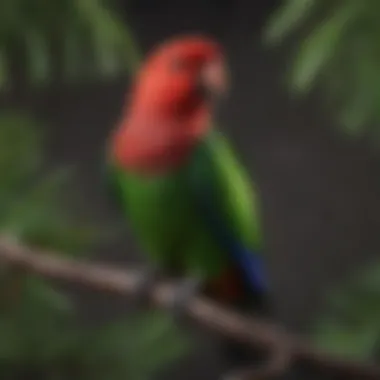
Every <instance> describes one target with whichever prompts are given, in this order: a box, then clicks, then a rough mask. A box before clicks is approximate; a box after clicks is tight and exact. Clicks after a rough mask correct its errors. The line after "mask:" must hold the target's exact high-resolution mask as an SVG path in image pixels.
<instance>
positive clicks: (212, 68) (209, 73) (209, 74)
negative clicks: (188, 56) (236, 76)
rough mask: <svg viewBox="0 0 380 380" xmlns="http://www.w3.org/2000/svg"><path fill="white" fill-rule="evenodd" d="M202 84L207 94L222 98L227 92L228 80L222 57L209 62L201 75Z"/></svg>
mask: <svg viewBox="0 0 380 380" xmlns="http://www.w3.org/2000/svg"><path fill="white" fill-rule="evenodd" d="M200 82H201V86H202V87H203V89H204V91H205V92H206V95H209V96H211V97H212V98H215V97H216V98H220V97H223V96H225V95H226V94H227V91H228V81H227V74H226V69H225V66H224V63H223V61H222V60H220V59H215V60H213V61H210V62H207V63H206V64H205V65H204V67H203V68H202V71H201V75H200Z"/></svg>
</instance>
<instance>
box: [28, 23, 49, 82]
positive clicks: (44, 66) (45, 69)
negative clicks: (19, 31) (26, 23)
mask: <svg viewBox="0 0 380 380" xmlns="http://www.w3.org/2000/svg"><path fill="white" fill-rule="evenodd" d="M25 48H26V52H27V59H28V63H29V64H28V72H29V79H30V80H31V82H32V84H33V85H45V84H46V83H47V81H48V80H49V78H50V72H51V63H50V59H51V57H50V52H49V41H48V40H47V38H46V36H45V35H44V34H42V33H41V32H39V31H36V30H33V29H29V30H28V33H26V34H25Z"/></svg>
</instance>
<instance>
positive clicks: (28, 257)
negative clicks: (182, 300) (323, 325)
mask: <svg viewBox="0 0 380 380" xmlns="http://www.w3.org/2000/svg"><path fill="white" fill-rule="evenodd" d="M0 260H1V261H3V262H5V263H10V264H12V265H14V266H16V267H20V268H24V269H26V270H28V271H30V272H34V273H37V274H40V275H42V276H45V277H49V278H54V279H61V280H66V281H69V282H74V283H77V284H83V285H85V286H87V287H91V288H93V289H98V290H100V291H106V292H112V293H119V294H122V295H128V296H133V295H134V294H135V293H136V291H137V287H138V282H139V276H138V274H139V271H138V270H133V269H125V270H120V269H116V268H112V267H110V266H105V265H101V264H93V263H85V262H79V261H76V260H73V259H68V258H65V257H62V255H58V254H54V253H53V252H47V251H39V250H34V249H32V248H30V247H25V246H23V245H20V244H18V243H16V242H13V241H10V240H8V239H6V238H0ZM174 295H175V284H172V283H170V282H162V283H157V284H156V285H155V286H154V287H152V289H151V299H152V302H153V303H154V304H155V305H157V306H159V307H167V306H168V305H170V304H171V301H172V299H173V297H174ZM186 312H187V314H188V316H189V317H191V318H192V319H194V320H196V321H198V322H200V323H202V324H204V325H205V326H207V327H208V328H209V329H211V330H213V331H215V332H217V333H219V334H221V335H224V336H228V337H230V338H232V339H235V340H236V341H240V342H242V343H245V344H248V345H250V346H252V347H254V348H256V349H261V350H264V351H265V352H268V353H269V354H270V358H272V359H273V363H272V364H276V365H277V362H276V360H277V359H278V358H281V355H279V356H276V355H278V353H279V352H280V353H281V354H284V353H286V355H285V358H286V357H290V358H291V360H292V362H293V363H296V362H298V363H302V364H306V365H309V366H312V367H314V368H316V369H318V370H319V371H323V372H325V373H326V374H332V375H334V376H335V377H339V378H344V379H345V380H348V379H360V380H380V367H378V366H375V365H374V364H371V363H361V362H355V361H352V360H345V359H343V358H340V357H337V356H334V355H331V354H327V353H324V352H321V351H318V350H316V349H314V348H312V347H311V346H310V345H309V344H307V343H305V342H303V341H302V340H300V339H298V338H296V337H295V336H293V335H291V334H289V333H287V332H285V331H284V330H283V329H282V328H281V327H279V326H278V325H276V324H273V323H269V322H266V321H262V320H260V319H257V318H251V317H250V318H248V317H246V316H243V315H241V314H237V313H236V312H234V311H231V310H228V309H225V308H222V307H221V306H219V305H218V304H216V303H214V302H212V301H211V300H208V299H206V298H204V297H194V298H192V299H190V300H189V302H188V304H187V307H186ZM279 350H280V351H279ZM282 359H284V357H282Z"/></svg>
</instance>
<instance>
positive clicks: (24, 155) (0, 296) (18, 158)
mask: <svg viewBox="0 0 380 380" xmlns="http://www.w3.org/2000/svg"><path fill="white" fill-rule="evenodd" d="M0 25H1V26H0V90H4V89H8V88H10V87H11V86H12V85H13V83H14V79H15V75H14V74H15V72H14V66H15V64H16V69H18V70H20V68H19V67H17V63H18V62H19V61H20V56H21V57H22V58H23V59H22V61H24V62H25V67H21V72H17V70H16V74H17V77H18V76H19V74H22V76H24V77H25V78H26V79H27V80H28V83H29V84H31V85H45V84H47V83H49V81H51V80H52V79H53V78H54V75H55V70H54V68H55V67H56V63H57V61H58V62H62V67H61V69H62V73H63V74H64V79H65V80H69V79H72V80H76V81H78V80H79V79H82V78H89V79H94V78H98V77H101V76H103V77H109V76H110V75H115V74H120V73H122V72H123V71H124V70H125V69H128V70H129V71H130V72H132V71H133V70H134V69H135V67H136V65H137V63H138V53H137V50H136V48H135V46H134V43H133V39H132V36H131V33H130V31H128V29H127V27H126V26H125V25H124V24H123V23H122V21H121V20H120V19H119V17H118V16H117V14H116V10H115V9H114V8H113V4H112V2H111V1H101V0H62V1H58V2H54V1H50V2H49V1H48V2H46V1H41V0H18V1H13V0H12V1H11V0H4V1H2V2H0ZM124 65H125V68H124ZM24 74H25V75H24ZM40 127H41V126H40V125H39V123H38V122H37V121H35V120H33V119H31V118H30V116H29V115H24V114H22V113H20V112H19V111H10V110H8V111H6V110H1V112H0V234H6V235H8V236H10V237H12V238H13V239H15V240H18V241H22V242H23V243H25V244H29V245H31V246H37V247H41V248H47V249H53V250H56V251H60V252H62V254H70V255H77V256H78V255H79V254H80V253H83V252H88V251H91V249H92V248H93V247H94V246H95V245H96V244H97V243H99V242H100V241H103V240H104V239H108V238H110V237H113V236H115V229H114V228H113V227H109V226H107V227H106V226H95V225H94V224H93V223H92V222H90V221H89V220H86V219H83V218H79V216H78V215H77V213H74V212H73V208H72V207H70V202H68V197H67V195H68V194H73V193H74V191H73V190H74V188H73V186H72V185H73V183H72V182H73V178H74V177H73V174H74V173H73V171H72V170H71V168H66V167H64V168H53V169H52V168H48V167H46V165H45V163H46V158H45V157H44V154H43V143H44V138H43V131H42V129H41V128H40ZM163 341H165V345H163ZM186 349H187V341H186V339H184V337H183V336H182V335H180V334H179V332H178V331H177V329H176V328H175V327H174V326H173V324H172V321H171V320H170V318H169V317H168V316H167V315H165V314H163V313H159V312H155V313H145V312H144V313H138V314H137V315H133V316H129V317H126V318H124V319H123V320H122V321H113V322H111V323H108V324H105V325H104V326H102V327H100V328H99V327H83V326H79V325H78V318H77V310H76V305H75V304H74V303H73V302H72V300H71V299H70V298H69V297H68V296H67V295H66V294H65V293H63V292H62V291H58V290H56V288H55V287H54V286H53V284H52V283H51V282H50V281H45V280H43V279H41V278H39V277H37V276H34V275H31V274H27V273H25V272H23V271H21V270H17V269H16V268H12V267H8V266H6V265H4V264H3V265H2V266H0V377H1V378H4V379H24V378H28V379H29V378H36V379H39V380H65V379H72V378H74V379H78V380H79V379H80V380H86V379H91V380H119V379H120V380H121V379H123V380H124V379H130V380H145V379H148V378H150V376H151V374H152V373H153V372H155V371H157V370H158V369H160V368H162V367H163V366H164V365H166V364H167V363H169V362H170V361H172V360H175V359H177V358H178V357H179V356H181V355H182V354H183V353H184V352H185V351H186Z"/></svg>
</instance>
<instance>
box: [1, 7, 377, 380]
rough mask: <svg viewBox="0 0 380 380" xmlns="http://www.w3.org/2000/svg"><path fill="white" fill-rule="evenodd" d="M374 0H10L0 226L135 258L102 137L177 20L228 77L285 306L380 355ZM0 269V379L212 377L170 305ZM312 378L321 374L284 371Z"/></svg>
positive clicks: (4, 39)
mask: <svg viewBox="0 0 380 380" xmlns="http://www.w3.org/2000/svg"><path fill="white" fill-rule="evenodd" d="M377 11H380V3H379V2H378V1H375V0H373V1H367V2H358V1H357V0H341V1H331V0H329V1H321V0H319V1H317V0H316V1H313V0H287V1H280V0H278V1H274V0H271V1H269V0H256V1H251V0H207V1H206V0H202V1H201V0H192V1H182V2H179V1H175V0H160V1H155V0H130V1H122V0H120V1H97V0H63V1H61V2H44V1H40V0H19V1H14V0H12V1H11V0H3V1H2V2H1V4H0V90H1V98H0V179H1V181H0V224H1V226H2V233H4V234H5V233H6V234H8V235H11V236H12V237H13V238H15V239H17V240H19V241H21V242H23V243H26V244H29V245H32V246H37V247H43V248H53V249H55V250H58V251H60V252H62V254H67V255H76V256H78V258H80V257H82V256H83V254H85V253H88V252H91V253H92V254H93V256H94V258H97V259H102V260H104V261H107V262H109V263H112V264H114V265H117V266H120V267H122V266H123V265H125V264H127V263H130V262H132V263H136V262H138V261H139V259H140V257H139V251H138V249H137V245H136V242H135V241H134V239H133V238H132V236H131V234H130V233H129V231H128V230H127V229H125V227H124V226H123V222H122V216H121V215H120V213H119V212H118V210H116V209H115V208H114V207H113V205H112V202H111V201H110V200H109V199H108V194H107V192H106V188H105V181H106V174H105V170H104V166H103V153H104V144H105V141H106V138H107V136H108V135H109V133H110V130H111V129H112V128H113V126H114V125H115V123H116V121H117V120H118V117H119V115H120V111H121V107H122V106H123V103H124V101H125V99H124V97H125V93H126V91H127V90H128V86H129V83H130V80H131V78H132V77H133V72H134V70H135V68H136V67H137V66H138V62H139V60H140V59H141V58H142V57H143V56H144V54H145V53H146V52H147V51H148V50H149V49H150V48H151V47H152V46H154V45H155V44H157V43H160V42H162V41H163V40H164V39H166V38H168V37H171V36H173V35H176V34H179V33H184V32H203V33H206V34H209V35H211V36H213V37H215V38H217V39H218V40H219V41H220V42H221V43H222V44H223V46H224V47H225V49H226V53H227V56H228V61H229V64H230V69H231V77H232V89H231V93H230V96H229V99H228V101H227V103H226V106H225V107H223V109H221V110H220V112H219V113H218V122H219V124H220V126H221V128H222V129H223V130H225V131H226V133H227V134H228V136H229V137H230V138H231V140H232V141H233V143H234V145H235V146H236V148H237V149H239V151H240V154H241V157H242V158H243V160H244V162H245V164H246V165H247V167H248V168H249V171H250V173H251V175H252V177H253V178H255V181H256V182H257V183H258V184H259V187H260V188H261V191H262V202H263V206H262V207H263V214H264V221H263V223H264V229H265V237H266V241H267V244H266V245H267V257H268V265H269V271H270V276H271V281H272V284H273V291H274V299H275V304H276V307H277V310H278V316H277V317H278V320H279V321H280V322H281V323H283V324H284V325H285V326H287V327H288V328H289V329H290V330H291V331H293V332H295V333H299V334H304V335H305V336H307V337H308V338H310V339H311V341H313V342H314V344H316V345H319V346H321V347H323V348H325V349H326V350H330V351H331V352H338V353H340V354H343V355H347V356H350V357H355V358H361V359H364V358H370V359H373V360H376V359H378V358H377V354H378V351H379V350H378V346H379V345H378V340H379V338H380V307H379V305H380V302H379V301H380V265H379V263H378V261H377V260H378V259H377V258H378V254H379V252H380V234H379V233H378V230H379V228H380V180H379V170H380V162H379V152H378V148H379V145H378V139H379V137H380V134H379V132H380V129H379V128H378V125H379V121H380V120H379V119H380V44H379V42H380V27H379V25H380V24H379V23H378V20H377V15H378V12H377ZM0 281H1V284H2V285H1V294H0V305H1V313H0V377H1V378H2V379H7V380H8V379H12V380H13V379H17V380H18V379H24V378H25V379H26V378H28V379H30V378H32V377H33V376H34V378H35V379H43V380H45V379H46V380H58V379H59V380H61V379H69V378H70V379H78V380H84V379H93V380H95V379H99V380H102V379H104V380H106V379H107V380H119V379H120V380H121V379H128V380H144V379H153V378H160V379H183V380H185V379H189V380H190V379H205V380H206V379H209V380H211V379H217V378H218V376H219V375H220V374H221V372H222V370H223V359H222V358H221V357H220V355H219V353H218V345H217V342H215V339H214V337H212V336H211V335H210V334H208V333H207V332H204V331H200V329H199V328H194V330H195V333H197V334H196V335H195V336H196V339H192V340H191V342H190V341H189V337H188V335H189V334H188V332H186V331H179V330H178V328H177V327H176V326H174V325H173V324H172V323H171V321H170V319H168V317H167V316H166V315H165V314H163V313H160V312H150V313H140V312H135V311H132V312H131V310H130V307H129V304H128V300H127V299H123V298H122V297H119V296H110V295H104V294H99V293H97V292H92V291H90V290H88V289H84V288H79V287H77V286H74V285H67V284H58V283H52V282H50V281H49V282H47V281H45V280H43V279H41V278H39V277H36V276H31V275H27V274H25V273H22V272H20V271H18V270H16V269H14V268H9V267H7V266H5V265H3V264H2V267H1V272H0ZM197 335H198V336H199V337H197ZM163 342H165V347H167V349H166V350H162V345H163ZM314 375H315V376H316V377H315V378H316V379H320V378H321V379H322V378H324V379H325V377H318V376H317V374H312V373H304V374H298V375H297V374H289V378H299V379H310V378H312V377H311V376H314Z"/></svg>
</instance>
